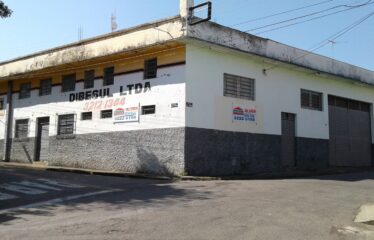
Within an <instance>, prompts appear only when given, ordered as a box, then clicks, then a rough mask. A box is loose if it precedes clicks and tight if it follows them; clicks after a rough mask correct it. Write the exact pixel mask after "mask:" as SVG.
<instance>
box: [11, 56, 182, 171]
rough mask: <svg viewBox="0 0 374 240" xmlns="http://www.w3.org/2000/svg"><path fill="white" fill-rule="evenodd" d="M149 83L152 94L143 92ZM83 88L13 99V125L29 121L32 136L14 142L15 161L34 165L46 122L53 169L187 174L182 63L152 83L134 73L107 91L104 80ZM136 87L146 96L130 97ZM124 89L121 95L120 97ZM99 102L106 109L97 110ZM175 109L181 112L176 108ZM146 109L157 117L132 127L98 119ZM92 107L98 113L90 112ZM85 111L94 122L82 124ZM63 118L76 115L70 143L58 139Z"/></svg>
mask: <svg viewBox="0 0 374 240" xmlns="http://www.w3.org/2000/svg"><path fill="white" fill-rule="evenodd" d="M145 83H149V84H150V86H151V88H150V89H145V88H144V86H145ZM83 84H84V83H83V82H82V81H79V82H77V83H76V89H75V91H73V92H67V93H63V92H61V86H60V85H56V86H53V88H52V94H51V95H47V96H39V90H38V89H35V90H32V91H31V97H30V98H26V99H19V93H17V92H16V93H14V94H13V106H14V122H15V121H16V120H17V119H29V133H28V138H27V139H13V141H12V151H11V161H15V162H32V161H33V160H34V156H35V152H34V150H35V147H34V144H35V137H36V131H37V130H36V128H37V126H36V125H37V118H39V117H46V116H48V117H49V118H50V126H49V150H48V151H49V153H48V155H49V159H48V163H49V164H50V165H61V166H72V167H83V168H94V169H107V170H122V171H129V172H152V173H158V174H182V173H183V172H184V126H185V65H184V63H178V64H177V65H170V66H165V67H160V68H159V69H158V72H157V77H156V78H154V79H147V80H144V79H143V71H136V72H130V73H124V74H118V75H116V76H115V78H114V84H113V85H110V86H103V79H102V78H98V79H96V80H95V87H94V88H93V89H84V86H83ZM133 84H142V86H143V89H142V91H135V90H134V89H133V90H132V91H131V92H130V90H129V88H128V87H127V86H128V85H133ZM121 86H122V87H123V92H120V87H121ZM106 88H109V89H110V95H109V96H105V97H102V98H98V99H89V100H79V101H76V100H75V101H70V100H71V99H70V98H71V96H70V95H71V94H75V93H79V92H84V91H93V90H100V89H106ZM122 99H124V101H122ZM117 100H118V101H117ZM100 101H101V102H102V104H96V103H97V102H100ZM108 102H113V103H114V102H117V103H118V105H116V106H113V104H109V103H108ZM106 103H107V104H106ZM108 104H109V105H110V106H109V105H108ZM172 104H177V106H176V107H172ZM105 105H107V107H105ZM144 105H156V113H155V114H151V115H140V116H139V121H137V122H128V123H115V122H114V120H113V118H109V119H101V118H100V111H101V110H105V109H113V110H115V109H116V108H118V107H121V108H128V107H139V106H144ZM90 106H95V107H94V108H92V109H90ZM96 106H100V107H96ZM86 111H92V112H93V119H92V120H86V121H83V120H82V119H81V113H82V112H86ZM61 114H75V115H76V125H75V127H76V129H75V134H74V135H72V136H68V137H67V138H61V137H60V136H57V122H58V115H61ZM4 119H5V118H4ZM13 126H14V125H13ZM12 136H14V128H13V134H12ZM77 156H79V157H77Z"/></svg>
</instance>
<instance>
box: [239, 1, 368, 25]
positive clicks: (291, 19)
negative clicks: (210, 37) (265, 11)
mask: <svg viewBox="0 0 374 240" xmlns="http://www.w3.org/2000/svg"><path fill="white" fill-rule="evenodd" d="M372 1H373V0H369V1H367V2H366V3H363V4H359V5H354V6H350V5H338V6H334V7H330V8H327V9H324V10H320V11H317V12H312V13H309V14H305V15H302V16H298V17H294V18H290V19H286V20H283V21H279V22H275V23H271V24H266V25H263V26H260V27H255V28H252V29H249V30H245V31H244V32H253V31H256V30H259V29H263V28H268V27H272V26H276V25H280V24H283V23H287V22H292V21H295V20H298V19H302V18H306V17H311V16H314V15H318V14H321V13H324V12H328V11H331V10H334V9H337V8H342V7H345V8H348V9H344V10H339V11H335V12H333V13H329V14H326V15H323V16H320V17H316V18H312V19H309V20H314V19H318V18H321V17H326V16H330V15H333V14H337V13H340V12H343V11H348V10H352V9H356V8H360V7H363V6H367V5H369V4H372V3H371V2H372Z"/></svg>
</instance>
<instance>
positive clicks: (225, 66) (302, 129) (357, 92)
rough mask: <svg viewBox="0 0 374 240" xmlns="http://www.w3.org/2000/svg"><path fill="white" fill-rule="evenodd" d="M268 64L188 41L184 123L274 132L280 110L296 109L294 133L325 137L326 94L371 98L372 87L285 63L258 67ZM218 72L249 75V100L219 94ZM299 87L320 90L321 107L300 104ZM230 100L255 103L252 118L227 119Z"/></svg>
mask: <svg viewBox="0 0 374 240" xmlns="http://www.w3.org/2000/svg"><path fill="white" fill-rule="evenodd" d="M268 66H269V64H267V63H264V62H263V61H262V60H261V59H259V58H257V57H254V56H252V57H251V56H249V55H244V54H238V53H232V52H231V51H230V50H223V49H219V48H214V47H212V48H205V47H201V46H196V45H192V44H190V45H188V46H187V69H186V73H187V83H186V84H187V85H186V91H187V94H186V101H187V102H192V103H194V104H193V107H190V108H187V109H186V116H187V119H186V125H187V126H188V127H197V128H206V129H216V130H224V131H237V132H251V133H262V134H273V135H280V134H281V112H290V113H295V114H296V115H297V117H296V125H297V126H296V128H297V130H296V136H297V137H305V138H315V139H328V138H329V125H328V124H329V122H328V99H327V98H328V95H329V94H331V95H335V96H341V97H345V98H350V99H355V100H359V101H364V102H368V103H371V104H372V103H374V87H369V86H364V85H359V84H356V83H354V82H350V81H348V80H344V79H338V78H326V77H321V76H318V75H316V74H313V73H311V72H310V71H302V70H298V69H287V68H285V67H278V68H275V69H273V70H270V71H268V73H267V75H264V74H263V72H262V70H263V68H264V67H268ZM224 73H230V74H235V75H239V76H243V77H248V78H253V79H255V88H256V93H255V95H256V99H255V101H249V100H241V99H235V98H229V97H224V96H223V75H224ZM301 89H307V90H312V91H317V92H321V93H323V110H322V111H315V110H309V109H305V108H301V104H300V90H301ZM236 105H238V106H244V107H248V108H250V107H251V108H252V107H253V108H256V109H257V120H256V121H255V122H250V123H246V124H243V123H237V122H233V121H232V106H236ZM372 126H374V121H373V119H372ZM373 142H374V139H373Z"/></svg>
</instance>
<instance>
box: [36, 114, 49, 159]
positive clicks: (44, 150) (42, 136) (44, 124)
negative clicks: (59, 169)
mask: <svg viewBox="0 0 374 240" xmlns="http://www.w3.org/2000/svg"><path fill="white" fill-rule="evenodd" d="M48 157H49V117H42V118H38V119H37V132H36V147H35V161H47V160H48Z"/></svg>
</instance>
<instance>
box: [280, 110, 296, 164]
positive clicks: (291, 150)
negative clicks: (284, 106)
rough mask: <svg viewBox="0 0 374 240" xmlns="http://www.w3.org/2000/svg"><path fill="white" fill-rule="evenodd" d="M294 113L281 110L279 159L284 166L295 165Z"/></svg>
mask: <svg viewBox="0 0 374 240" xmlns="http://www.w3.org/2000/svg"><path fill="white" fill-rule="evenodd" d="M295 120H296V115H295V114H293V113H284V112H282V137H281V141H282V143H281V148H282V149H281V161H282V166H284V167H295V165H296V161H295V142H296V140H295V136H296V134H295V132H296V124H295Z"/></svg>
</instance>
